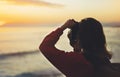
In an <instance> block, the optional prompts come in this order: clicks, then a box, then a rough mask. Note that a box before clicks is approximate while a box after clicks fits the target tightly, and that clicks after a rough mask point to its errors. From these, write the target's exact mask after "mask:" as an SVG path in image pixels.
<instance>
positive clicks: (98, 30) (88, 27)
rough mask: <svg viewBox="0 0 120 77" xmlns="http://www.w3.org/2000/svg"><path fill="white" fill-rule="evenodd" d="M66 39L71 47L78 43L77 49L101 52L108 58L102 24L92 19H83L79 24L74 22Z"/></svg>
mask: <svg viewBox="0 0 120 77" xmlns="http://www.w3.org/2000/svg"><path fill="white" fill-rule="evenodd" d="M68 38H69V40H70V44H71V45H72V46H73V47H74V44H76V41H79V47H80V48H81V49H83V50H85V51H89V52H90V53H101V52H102V53H103V54H107V55H108V56H110V55H109V53H108V52H107V50H106V38H105V35H104V32H103V27H102V24H101V23H100V22H99V21H97V20H96V19H94V18H85V19H83V20H81V21H80V22H79V23H77V22H76V24H75V25H74V27H72V28H71V30H70V32H69V34H68Z"/></svg>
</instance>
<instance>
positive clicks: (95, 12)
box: [0, 0, 120, 25]
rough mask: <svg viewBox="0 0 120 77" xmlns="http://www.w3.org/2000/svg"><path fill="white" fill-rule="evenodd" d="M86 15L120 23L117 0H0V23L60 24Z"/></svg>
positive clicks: (119, 7)
mask: <svg viewBox="0 0 120 77" xmlns="http://www.w3.org/2000/svg"><path fill="white" fill-rule="evenodd" d="M86 17H94V18H97V19H99V20H100V21H102V22H120V0H0V25H3V24H6V23H46V24H47V23H48V24H49V23H61V22H64V21H66V20H67V19H70V18H73V19H75V20H77V21H79V20H80V19H82V18H86Z"/></svg>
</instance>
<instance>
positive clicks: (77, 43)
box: [73, 40, 81, 52]
mask: <svg viewBox="0 0 120 77" xmlns="http://www.w3.org/2000/svg"><path fill="white" fill-rule="evenodd" d="M73 48H74V51H75V52H81V46H80V42H79V40H76V41H75V43H74V45H73Z"/></svg>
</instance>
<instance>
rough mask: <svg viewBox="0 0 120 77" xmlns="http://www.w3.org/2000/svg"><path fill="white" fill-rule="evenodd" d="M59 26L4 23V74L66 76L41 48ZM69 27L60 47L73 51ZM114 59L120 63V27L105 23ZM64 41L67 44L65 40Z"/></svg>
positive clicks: (0, 52)
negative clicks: (70, 44) (48, 36)
mask: <svg viewBox="0 0 120 77" xmlns="http://www.w3.org/2000/svg"><path fill="white" fill-rule="evenodd" d="M55 29H56V27H48V26H44V27H43V26H41V27H1V28H0V77H65V76H64V75H63V74H62V73H61V72H60V71H58V70H57V69H56V68H55V67H54V66H53V65H52V64H51V63H50V62H49V61H48V60H47V59H46V58H45V57H44V56H43V55H42V54H41V52H40V51H39V49H38V48H39V44H40V43H41V42H42V40H43V39H44V37H45V36H46V35H47V34H48V33H50V32H51V31H52V30H55ZM67 31H68V30H66V31H65V32H64V34H63V35H62V36H61V39H60V40H59V41H58V43H57V45H56V46H57V48H60V49H63V50H65V51H71V50H72V48H71V47H70V46H69V41H68V39H67V37H66V34H67ZM104 32H105V35H106V39H107V48H108V50H109V51H111V53H112V54H113V57H112V59H111V62H119V63H120V56H119V55H120V28H119V27H104ZM63 42H64V44H63Z"/></svg>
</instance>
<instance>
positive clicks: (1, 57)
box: [0, 50, 40, 59]
mask: <svg viewBox="0 0 120 77" xmlns="http://www.w3.org/2000/svg"><path fill="white" fill-rule="evenodd" d="M37 53H40V52H39V50H34V51H21V52H15V53H6V54H0V59H4V58H8V57H15V56H25V55H30V54H37Z"/></svg>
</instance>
